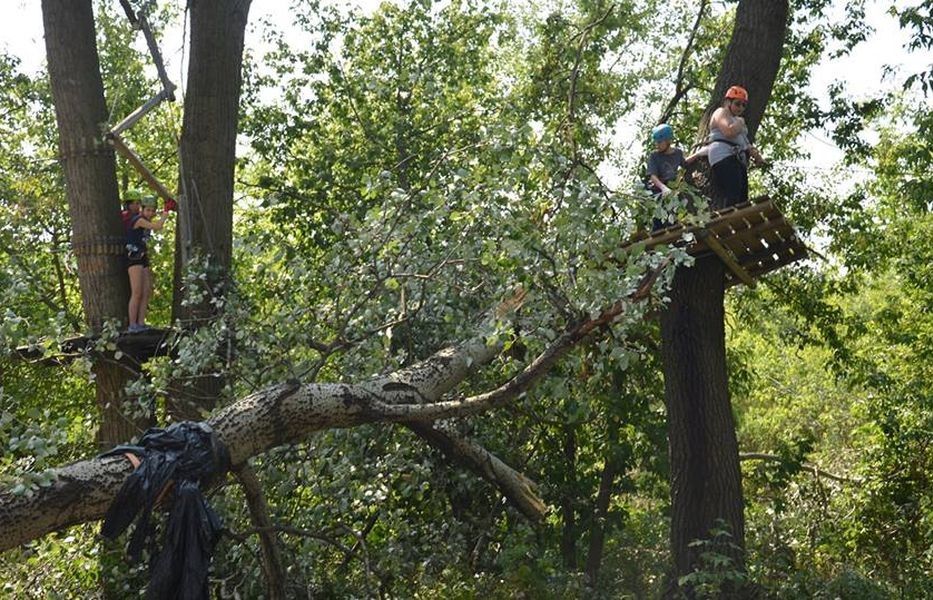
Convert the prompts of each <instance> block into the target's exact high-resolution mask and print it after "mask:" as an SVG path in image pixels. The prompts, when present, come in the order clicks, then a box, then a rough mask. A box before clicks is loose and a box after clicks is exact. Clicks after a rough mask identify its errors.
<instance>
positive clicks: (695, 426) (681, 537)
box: [661, 0, 788, 593]
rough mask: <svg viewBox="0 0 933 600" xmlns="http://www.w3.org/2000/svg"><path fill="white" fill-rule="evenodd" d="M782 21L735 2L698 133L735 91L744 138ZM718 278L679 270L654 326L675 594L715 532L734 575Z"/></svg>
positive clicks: (733, 499)
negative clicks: (744, 99)
mask: <svg viewBox="0 0 933 600" xmlns="http://www.w3.org/2000/svg"><path fill="white" fill-rule="evenodd" d="M787 17H788V5H787V1H786V0H742V1H741V2H740V3H739V5H738V8H737V11H736V17H735V26H734V29H733V33H732V39H731V41H730V43H729V47H728V49H727V51H726V56H725V59H724V61H723V66H722V69H721V71H720V74H719V77H718V79H717V82H716V86H715V90H714V92H713V98H712V100H711V102H710V107H711V108H710V110H708V111H707V116H706V117H705V118H704V121H703V124H702V125H701V131H705V130H706V129H707V128H708V127H707V122H708V118H709V115H710V114H711V113H712V110H713V109H715V107H716V106H719V105H720V101H721V98H722V96H723V95H724V93H725V90H726V89H728V87H729V86H731V85H741V86H743V87H745V88H746V89H747V90H748V93H749V104H748V108H747V110H746V115H745V116H746V121H747V123H748V128H749V132H750V134H751V135H754V132H755V131H756V129H757V128H758V124H759V123H760V121H761V117H762V115H763V114H764V110H765V106H766V105H767V102H768V99H769V98H770V95H771V88H772V86H773V84H774V79H775V77H776V75H777V71H778V67H779V65H780V59H781V54H782V50H783V44H784V34H785V30H786V27H787ZM714 207H718V205H717V204H716V202H715V201H714ZM723 270H724V266H723V264H722V263H721V262H720V261H719V259H718V258H716V257H714V256H713V257H706V258H700V259H698V260H697V261H696V264H695V266H693V267H692V268H688V269H680V270H679V271H678V272H677V273H676V275H675V277H674V282H673V287H672V289H671V292H670V298H671V302H670V305H669V307H668V308H667V310H666V311H665V312H664V313H663V314H662V317H661V332H662V339H663V350H662V355H663V360H664V379H665V400H666V403H667V410H668V435H669V451H670V462H671V505H672V509H671V510H672V514H671V551H672V555H673V559H674V573H673V574H674V579H673V582H672V584H673V585H672V586H671V593H676V578H677V577H680V576H682V575H686V574H688V573H690V572H691V571H693V570H694V568H695V567H697V566H700V565H699V556H698V555H699V551H700V550H699V549H697V548H692V547H690V546H689V544H690V542H692V541H693V540H696V539H709V538H710V537H711V533H710V532H711V530H713V529H714V528H716V527H718V526H719V525H720V524H722V525H725V526H726V527H727V528H728V529H729V531H730V533H731V535H732V542H733V544H734V545H735V547H730V546H726V547H722V548H719V549H718V550H719V551H720V552H721V553H723V554H727V555H729V556H731V557H732V558H733V560H734V561H735V567H736V568H739V569H742V568H744V556H743V555H744V546H745V521H744V517H743V512H742V511H743V506H744V502H743V497H742V483H741V472H740V470H739V457H738V444H737V441H736V436H735V422H734V419H733V415H732V406H731V404H730V400H729V390H728V377H727V369H726V352H725V327H724V321H723V296H724V282H723V275H724V271H723Z"/></svg>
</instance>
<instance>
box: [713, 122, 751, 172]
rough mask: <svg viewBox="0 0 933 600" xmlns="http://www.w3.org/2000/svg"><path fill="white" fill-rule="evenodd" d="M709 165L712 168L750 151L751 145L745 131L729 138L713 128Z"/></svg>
mask: <svg viewBox="0 0 933 600" xmlns="http://www.w3.org/2000/svg"><path fill="white" fill-rule="evenodd" d="M706 140H707V141H708V142H709V164H710V166H713V165H715V164H716V163H718V162H720V161H722V160H725V159H727V158H729V157H730V156H732V155H734V154H737V155H740V154H742V153H744V152H745V150H747V149H748V147H749V146H751V144H750V143H749V141H748V135H747V134H746V133H745V132H744V131H743V132H742V133H738V134H736V135H735V136H733V137H728V136H726V135H724V134H723V133H722V131H720V130H719V129H718V128H716V127H711V128H710V130H709V137H707V138H706Z"/></svg>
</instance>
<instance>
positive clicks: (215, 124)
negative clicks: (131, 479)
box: [172, 0, 250, 419]
mask: <svg viewBox="0 0 933 600" xmlns="http://www.w3.org/2000/svg"><path fill="white" fill-rule="evenodd" d="M249 7H250V0H223V1H216V2H192V3H190V15H191V58H190V63H189V67H188V83H187V91H186V96H185V115H184V122H183V129H182V136H181V149H180V155H181V164H180V167H179V171H180V172H179V185H180V186H181V192H182V197H183V201H182V203H181V204H180V206H179V210H178V228H177V234H176V237H175V272H174V286H173V289H174V296H173V302H172V320H173V321H181V323H182V325H183V326H184V327H186V328H192V329H197V328H198V327H201V326H203V325H205V324H207V323H209V322H211V321H213V320H214V319H215V318H217V316H218V314H217V308H216V307H217V304H216V303H214V302H212V300H213V299H214V297H215V296H223V294H224V291H225V289H226V287H227V283H228V276H229V272H230V263H231V256H232V254H231V249H232V244H233V173H234V161H235V156H236V133H237V123H238V116H239V104H240V87H241V82H242V75H241V70H242V66H243V39H244V34H245V31H246V22H247V17H248V15H249ZM195 257H199V258H201V259H204V260H206V261H207V264H208V265H209V268H208V279H207V281H206V283H205V285H206V286H207V289H206V291H207V295H206V297H205V299H204V301H202V302H198V303H195V304H191V305H185V306H183V305H182V301H183V300H184V298H185V290H183V273H184V271H185V269H186V268H187V266H188V264H189V261H191V260H192V259H194V258H195ZM223 384H224V382H223V380H222V379H221V378H218V377H211V376H206V377H201V378H198V379H197V380H196V381H195V382H194V383H192V384H190V385H186V386H182V387H180V388H179V389H180V390H182V393H181V394H180V397H179V398H177V399H176V400H177V402H176V405H175V406H174V407H173V411H174V412H175V413H176V414H177V415H179V416H182V417H185V418H189V419H190V418H193V419H198V418H200V417H199V414H198V413H199V410H200V409H203V408H211V407H212V406H213V405H214V404H216V400H217V398H218V397H219V395H220V392H221V390H222V388H223Z"/></svg>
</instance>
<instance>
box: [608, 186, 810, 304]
mask: <svg viewBox="0 0 933 600" xmlns="http://www.w3.org/2000/svg"><path fill="white" fill-rule="evenodd" d="M688 232H689V233H693V234H694V238H695V239H694V241H693V242H691V243H689V244H688V243H687V242H686V241H684V239H683V235H684V233H688ZM661 244H671V245H678V246H685V247H686V249H687V252H688V253H689V254H691V255H694V256H696V255H700V254H704V253H706V252H714V253H715V254H716V255H717V256H719V258H720V259H721V260H722V261H723V262H724V263H725V264H726V266H727V267H728V268H729V270H728V271H727V272H726V286H727V287H728V286H732V285H736V284H738V283H745V284H746V285H749V286H751V287H754V286H755V279H756V278H758V277H760V276H762V275H764V274H766V273H770V272H771V271H774V270H777V269H779V268H781V267H783V266H784V265H788V264H790V263H793V262H796V261H798V260H802V259H804V258H806V256H807V248H806V246H805V245H804V243H803V241H802V240H801V239H800V238H799V237H798V236H797V232H796V231H794V228H793V226H792V225H791V224H790V223H789V222H788V221H787V219H785V218H784V215H783V214H781V211H780V210H778V209H777V207H776V206H774V204H773V203H772V202H771V199H770V198H768V197H767V196H763V197H760V198H755V199H753V200H751V201H749V202H745V203H743V204H737V205H735V206H730V207H728V208H724V209H722V210H718V211H715V212H713V213H712V216H711V218H710V220H709V222H707V223H706V225H705V226H703V227H696V226H687V225H683V224H680V223H678V224H675V225H673V226H671V227H667V228H664V229H660V230H658V231H652V232H650V233H648V232H639V233H637V234H635V236H633V237H632V238H631V239H630V240H629V241H628V242H626V243H625V244H624V245H623V248H635V247H637V246H638V245H643V247H644V248H645V249H650V248H654V247H655V246H660V245H661Z"/></svg>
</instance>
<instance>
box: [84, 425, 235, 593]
mask: <svg viewBox="0 0 933 600" xmlns="http://www.w3.org/2000/svg"><path fill="white" fill-rule="evenodd" d="M126 453H131V454H135V455H136V456H137V457H139V459H140V464H139V467H137V468H136V470H135V471H133V473H132V474H131V475H130V476H129V477H127V478H126V481H124V482H123V486H122V487H121V488H120V491H119V492H117V495H116V497H115V498H114V500H113V503H111V505H110V508H109V509H107V515H106V516H105V517H104V522H103V524H102V525H101V535H103V536H104V537H106V538H109V539H114V538H116V537H117V536H118V535H120V534H121V533H123V532H124V531H125V530H126V529H127V528H128V527H129V526H130V523H132V522H133V521H134V520H135V521H136V527H135V529H134V530H133V534H132V535H131V536H130V541H129V545H128V547H127V553H128V554H129V556H130V558H132V559H133V560H139V557H140V554H141V552H142V550H143V547H144V546H145V545H146V542H147V540H148V541H149V548H150V562H149V587H148V588H147V590H146V597H147V598H158V599H161V598H173V599H174V598H180V599H191V600H195V599H200V598H208V587H207V575H208V569H209V568H210V563H211V556H212V555H213V553H214V546H215V545H216V544H217V540H218V538H219V537H220V532H221V522H220V518H219V517H218V516H217V514H216V513H215V512H214V510H213V509H212V508H211V507H210V505H209V504H208V503H207V501H206V500H205V499H204V495H203V493H202V486H204V487H206V486H207V485H208V483H209V481H210V480H211V479H213V478H214V477H216V476H218V475H221V474H223V473H225V472H226V471H227V470H228V469H229V467H230V458H229V454H228V453H227V449H226V447H224V445H223V444H222V443H221V442H220V440H218V439H217V436H216V435H215V434H214V432H213V430H211V428H210V426H208V425H207V424H205V423H193V422H187V421H186V422H183V423H176V424H174V425H172V426H170V427H168V428H167V429H159V428H152V429H149V430H148V431H146V433H145V434H143V437H142V438H141V439H140V440H139V444H138V445H136V446H129V445H127V446H117V447H116V448H114V449H113V450H110V451H109V452H106V453H104V454H102V455H101V456H114V455H123V454H126ZM170 483H172V484H173V486H172V488H171V492H170V493H168V494H166V498H165V499H164V501H165V502H168V501H170V502H171V507H170V510H169V515H168V519H167V520H166V522H165V526H164V530H165V533H164V535H163V539H162V547H161V548H158V547H157V545H156V544H155V541H154V539H153V533H154V526H153V523H152V511H153V509H154V508H155V504H156V502H158V501H159V500H160V498H159V497H160V495H161V494H162V493H163V491H164V490H165V488H166V486H167V485H169V484H170Z"/></svg>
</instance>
